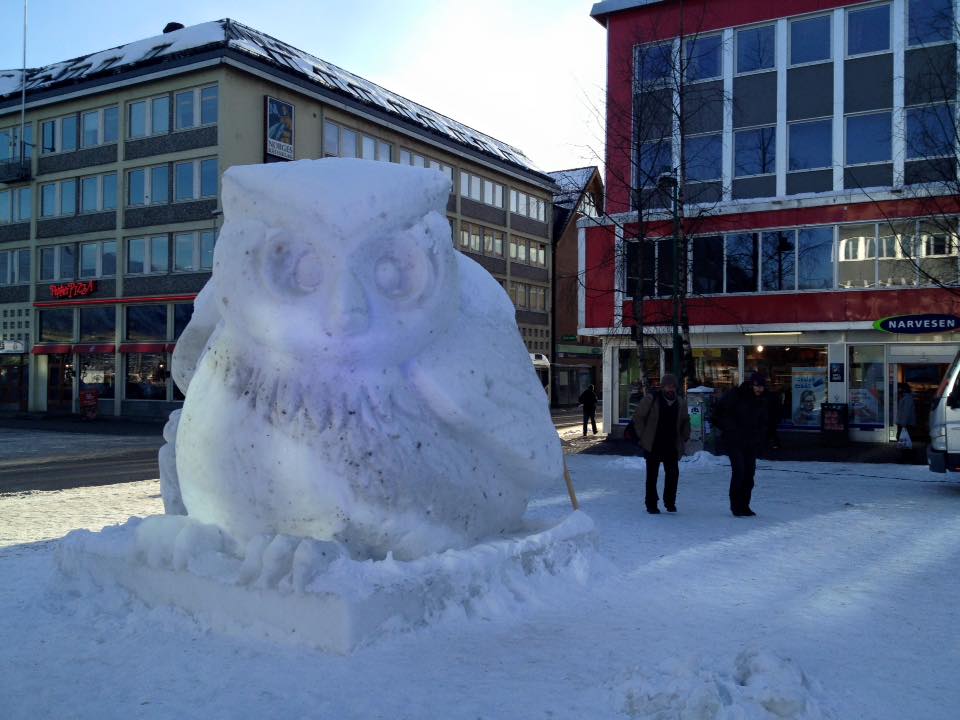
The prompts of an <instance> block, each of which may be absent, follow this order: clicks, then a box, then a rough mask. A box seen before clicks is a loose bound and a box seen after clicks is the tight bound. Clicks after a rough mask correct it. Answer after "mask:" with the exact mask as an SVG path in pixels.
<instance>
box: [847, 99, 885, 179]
mask: <svg viewBox="0 0 960 720" xmlns="http://www.w3.org/2000/svg"><path fill="white" fill-rule="evenodd" d="M879 115H889V116H890V117H889V129H890V143H889V146H888V148H889V153H888V156H887V157H886V159H883V160H866V161H862V162H850V160H849V145H850V142H849V138H850V134H851V133H850V121H851V120H854V121H856V120H858V119H861V118H869V117H873V116H879ZM856 134H857V133H854V135H856ZM875 145H876V143H870V146H871V147H874V146H875ZM892 162H893V112H892V110H880V111H877V110H870V111H868V112H858V113H851V114H849V115H844V116H843V165H844V167H865V166H869V165H888V164H890V163H892Z"/></svg>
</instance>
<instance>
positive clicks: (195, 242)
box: [168, 230, 217, 273]
mask: <svg viewBox="0 0 960 720" xmlns="http://www.w3.org/2000/svg"><path fill="white" fill-rule="evenodd" d="M172 235H173V238H172V248H173V252H172V253H170V257H169V260H168V265H169V267H170V272H171V273H197V272H210V271H211V270H213V253H212V252H211V254H210V265H208V266H207V265H204V264H203V248H204V240H205V239H206V238H207V237H212V238H213V246H214V247H216V243H217V234H216V232H215V231H213V230H186V231H183V232H174V233H173V234H172ZM185 237H189V238H190V243H191V246H190V256H191V260H192V262H191V265H190V267H179V264H180V262H179V251H178V245H177V240H178V238H185Z"/></svg>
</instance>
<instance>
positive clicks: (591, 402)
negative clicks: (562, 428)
mask: <svg viewBox="0 0 960 720" xmlns="http://www.w3.org/2000/svg"><path fill="white" fill-rule="evenodd" d="M577 402H579V403H580V404H581V405H583V436H584V437H586V436H587V421H588V420H589V421H590V424H591V425H592V426H593V434H594V435H596V434H597V393H596V392H595V391H594V389H593V385H589V386H587V389H586V390H584V391H583V392H582V393H580V397H579V398H577Z"/></svg>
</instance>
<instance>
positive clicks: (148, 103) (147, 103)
mask: <svg viewBox="0 0 960 720" xmlns="http://www.w3.org/2000/svg"><path fill="white" fill-rule="evenodd" d="M157 100H164V101H166V103H167V121H166V125H167V126H166V129H164V130H157V129H156V128H154V127H153V124H154V123H153V116H154V110H153V104H154V103H155V102H156V101H157ZM138 103H143V104H144V107H145V111H144V121H143V125H144V133H143V135H133V134H132V133H133V121H132V120H131V117H130V113H131V111H132V108H133V106H134V105H137V104H138ZM172 106H173V105H172V102H171V94H170V93H161V94H158V95H149V96H147V97H143V98H138V99H136V100H128V101H127V104H126V115H125V116H124V117H125V119H126V128H127V133H126V139H127V140H142V139H143V138H148V137H154V136H156V135H168V134H169V133H170V132H171V125H172V124H173V123H172V122H171V117H170V111H171V108H172Z"/></svg>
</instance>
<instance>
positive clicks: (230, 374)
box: [165, 159, 563, 559]
mask: <svg viewBox="0 0 960 720" xmlns="http://www.w3.org/2000/svg"><path fill="white" fill-rule="evenodd" d="M449 193H450V181H449V180H448V179H447V178H446V177H445V176H444V175H443V174H441V173H439V172H437V171H436V170H430V169H423V168H413V167H405V166H400V165H395V164H390V163H373V162H365V161H360V160H343V159H327V160H304V161H298V162H292V163H278V164H272V165H260V166H238V167H232V168H230V169H229V170H227V172H226V173H225V174H224V177H223V208H224V215H225V219H226V222H225V224H224V226H223V229H222V231H221V233H220V237H219V240H218V242H217V247H216V251H215V257H214V269H213V275H212V278H211V280H210V281H209V283H208V284H207V286H206V287H205V288H204V290H203V291H202V292H201V293H200V295H199V296H198V297H197V301H196V307H195V312H194V317H193V319H192V320H191V322H190V325H189V326H188V327H187V329H186V330H185V331H184V334H183V336H182V337H181V339H180V341H179V342H178V345H177V350H176V352H175V353H174V358H173V372H174V377H175V378H176V379H177V381H178V384H179V385H180V386H181V387H184V388H186V389H187V390H186V400H185V402H184V406H183V409H182V412H181V414H180V416H179V423H177V422H176V419H175V420H174V421H173V422H172V423H171V425H172V433H171V434H175V437H176V443H175V447H176V456H175V464H176V476H178V478H179V490H180V494H181V495H182V501H183V506H184V507H185V509H186V512H187V514H188V515H189V516H191V517H192V518H194V519H196V520H199V521H201V522H205V523H212V524H216V525H218V526H220V527H221V528H223V529H224V530H225V531H226V532H227V533H229V534H230V535H232V536H233V537H235V538H236V539H237V540H239V541H248V540H250V539H251V538H253V537H255V536H258V535H275V534H279V533H283V534H287V535H292V536H298V537H312V538H316V539H320V540H335V541H338V542H340V543H342V544H343V545H344V546H345V547H346V548H347V549H348V551H349V552H350V554H351V555H352V556H353V557H355V558H382V557H384V556H386V554H387V553H391V552H392V553H393V554H394V556H395V557H397V558H400V559H405V558H407V559H408V558H414V557H418V556H420V555H422V554H425V553H428V552H436V551H441V550H444V549H448V548H457V547H465V546H469V545H472V544H474V543H476V542H477V541H478V540H481V539H483V538H486V537H490V536H494V535H497V534H502V533H507V532H510V531H512V530H515V529H517V527H518V525H519V524H520V518H521V515H522V514H523V513H524V511H525V509H526V504H527V498H528V495H529V493H530V491H531V490H533V489H534V488H536V487H539V486H542V485H544V484H545V483H548V482H558V481H559V478H561V477H562V472H563V471H562V454H561V450H560V445H559V440H558V438H557V434H556V431H555V429H554V427H553V424H552V422H551V419H550V414H549V409H548V406H547V400H546V396H545V393H544V391H543V388H542V386H541V384H540V382H539V381H538V379H537V377H536V374H535V372H534V370H533V368H532V366H531V363H530V359H529V355H528V354H527V351H526V348H525V346H524V344H523V342H522V340H521V339H520V337H519V334H518V333H517V329H516V322H515V319H514V309H513V306H512V304H511V303H510V301H509V299H508V298H507V296H506V293H504V291H503V289H502V288H501V287H500V286H499V284H498V283H497V281H496V280H494V279H493V277H491V276H490V275H489V274H488V273H487V272H486V271H485V270H483V269H482V268H481V267H480V266H479V265H477V264H476V263H475V262H474V261H472V260H470V259H469V258H467V257H465V256H464V255H462V254H461V253H459V252H457V251H456V250H455V249H454V248H453V245H452V243H451V237H450V225H449V223H448V221H447V219H446V217H445V216H444V209H445V207H446V203H447V198H448V196H449ZM168 429H169V428H168ZM168 460H169V461H170V462H171V463H172V462H173V461H172V459H170V458H168ZM165 498H166V496H165Z"/></svg>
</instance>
